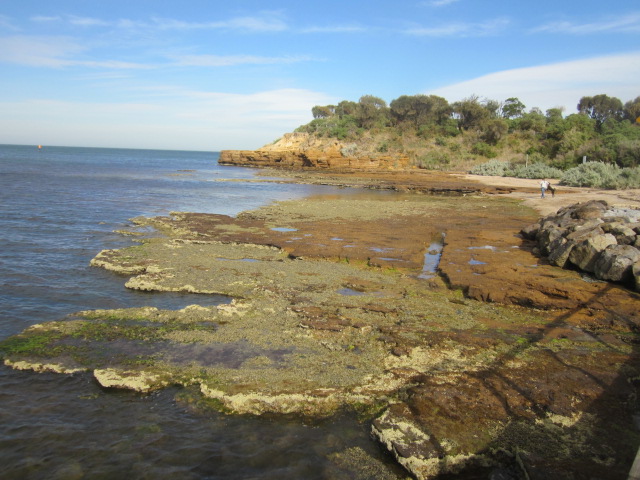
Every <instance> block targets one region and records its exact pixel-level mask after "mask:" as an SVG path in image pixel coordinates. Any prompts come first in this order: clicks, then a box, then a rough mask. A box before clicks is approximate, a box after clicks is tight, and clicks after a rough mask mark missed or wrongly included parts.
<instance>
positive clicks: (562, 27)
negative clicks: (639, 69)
mask: <svg viewBox="0 0 640 480" xmlns="http://www.w3.org/2000/svg"><path fill="white" fill-rule="evenodd" d="M532 32H533V33H538V32H544V33H569V34H573V35H588V34H594V33H639V32H640V12H632V13H629V14H626V15H622V16H619V17H615V18H612V17H609V18H606V19H602V20H600V21H598V22H593V23H583V24H576V23H572V22H567V21H563V22H552V23H548V24H546V25H542V26H540V27H537V28H535V29H533V30H532Z"/></svg>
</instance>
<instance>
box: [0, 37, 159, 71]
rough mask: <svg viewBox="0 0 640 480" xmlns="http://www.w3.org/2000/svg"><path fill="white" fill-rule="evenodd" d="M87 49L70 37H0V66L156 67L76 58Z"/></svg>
mask: <svg viewBox="0 0 640 480" xmlns="http://www.w3.org/2000/svg"><path fill="white" fill-rule="evenodd" d="M87 50H88V47H87V46H85V45H81V44H80V43H79V42H77V41H75V40H73V39H71V38H67V37H48V36H27V35H14V36H10V37H0V63H1V62H6V63H14V64H18V65H28V66H32V67H48V68H62V67H70V66H85V67H90V68H114V69H147V68H153V66H152V65H145V64H141V63H132V62H122V61H118V60H101V61H95V60H78V59H77V57H78V56H79V55H80V54H82V53H84V52H85V51H87Z"/></svg>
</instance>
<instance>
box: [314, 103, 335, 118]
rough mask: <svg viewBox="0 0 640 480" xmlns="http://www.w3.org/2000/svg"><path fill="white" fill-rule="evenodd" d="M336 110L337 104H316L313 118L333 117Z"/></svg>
mask: <svg viewBox="0 0 640 480" xmlns="http://www.w3.org/2000/svg"><path fill="white" fill-rule="evenodd" d="M335 112H336V107H335V105H325V106H320V105H316V106H315V107H313V108H312V109H311V115H313V118H327V117H331V116H332V115H334V114H335Z"/></svg>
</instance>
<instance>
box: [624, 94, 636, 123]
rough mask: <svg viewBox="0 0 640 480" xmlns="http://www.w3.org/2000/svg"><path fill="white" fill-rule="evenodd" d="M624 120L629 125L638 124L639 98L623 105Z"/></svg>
mask: <svg viewBox="0 0 640 480" xmlns="http://www.w3.org/2000/svg"><path fill="white" fill-rule="evenodd" d="M624 118H626V119H627V120H629V121H630V122H631V123H640V97H636V99H635V100H629V101H628V102H627V103H625V104H624Z"/></svg>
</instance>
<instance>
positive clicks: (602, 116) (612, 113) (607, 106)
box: [578, 94, 622, 128]
mask: <svg viewBox="0 0 640 480" xmlns="http://www.w3.org/2000/svg"><path fill="white" fill-rule="evenodd" d="M578 112H580V113H582V114H585V115H588V116H589V117H591V118H593V119H594V120H595V121H596V126H597V127H598V128H599V127H600V126H601V125H602V124H603V123H604V122H606V121H607V120H608V119H610V118H611V119H613V120H620V119H621V118H622V102H621V101H620V99H619V98H616V97H609V96H608V95H604V94H601V95H596V96H594V97H582V98H581V99H580V103H578Z"/></svg>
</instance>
